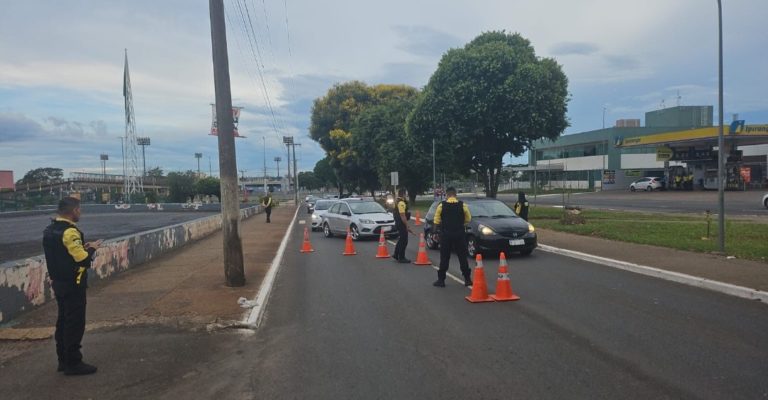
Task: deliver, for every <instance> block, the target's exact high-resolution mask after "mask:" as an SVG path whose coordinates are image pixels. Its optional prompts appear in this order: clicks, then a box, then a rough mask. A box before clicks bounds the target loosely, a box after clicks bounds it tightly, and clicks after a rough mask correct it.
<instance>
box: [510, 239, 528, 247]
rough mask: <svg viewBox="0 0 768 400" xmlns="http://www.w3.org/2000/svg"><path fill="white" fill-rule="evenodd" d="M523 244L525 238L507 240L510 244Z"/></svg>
mask: <svg viewBox="0 0 768 400" xmlns="http://www.w3.org/2000/svg"><path fill="white" fill-rule="evenodd" d="M524 244H525V240H523V239H512V240H510V241H509V245H510V246H522V245H524Z"/></svg>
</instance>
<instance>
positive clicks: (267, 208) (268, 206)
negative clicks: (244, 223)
mask: <svg viewBox="0 0 768 400" xmlns="http://www.w3.org/2000/svg"><path fill="white" fill-rule="evenodd" d="M261 206H262V207H264V213H266V214H267V223H270V222H272V221H270V219H269V218H270V216H271V215H272V189H269V191H268V192H267V195H266V196H264V198H263V199H262V200H261Z"/></svg>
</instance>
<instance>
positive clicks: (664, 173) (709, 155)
mask: <svg viewBox="0 0 768 400" xmlns="http://www.w3.org/2000/svg"><path fill="white" fill-rule="evenodd" d="M712 114H713V107H712V106H678V107H670V108H665V109H661V110H656V111H650V112H647V113H646V114H645V121H646V124H645V126H640V123H639V122H640V121H639V120H637V119H635V120H631V119H630V120H619V121H617V123H616V126H614V127H611V128H605V129H598V130H594V131H588V132H582V133H577V134H570V135H564V136H561V137H560V138H558V139H557V140H555V141H549V140H540V141H537V142H535V143H534V144H533V146H532V148H531V151H530V152H529V154H528V166H527V167H523V168H515V170H516V171H519V172H522V182H521V184H520V185H519V187H520V188H525V187H530V185H531V182H537V183H538V186H539V187H542V188H570V189H602V190H626V189H627V187H628V186H629V183H631V182H632V181H634V180H635V179H638V178H640V177H645V176H656V177H664V178H666V179H667V180H668V181H673V180H674V177H675V176H677V175H683V174H684V175H685V176H689V175H692V176H693V179H694V182H695V183H696V187H704V188H707V189H711V188H716V187H717V180H716V179H717V176H716V173H715V174H714V175H713V172H712V171H713V170H714V171H716V169H717V134H718V132H717V131H718V129H717V128H716V127H714V126H713V125H712V120H713V118H712ZM724 130H725V134H726V135H727V138H728V140H727V141H726V151H727V154H728V163H727V165H726V169H728V171H729V174H728V181H727V185H728V186H727V187H728V188H729V189H749V188H756V187H763V186H765V185H766V183H768V181H766V177H768V170H767V168H766V164H767V162H766V158H768V157H767V156H768V125H757V126H750V125H745V124H744V121H735V122H734V123H733V124H731V126H730V127H728V126H726V127H724Z"/></svg>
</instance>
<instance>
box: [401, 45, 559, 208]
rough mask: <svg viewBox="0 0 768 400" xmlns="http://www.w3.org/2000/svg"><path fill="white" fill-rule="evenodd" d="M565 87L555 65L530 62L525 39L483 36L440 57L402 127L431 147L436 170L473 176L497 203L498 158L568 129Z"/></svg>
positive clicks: (532, 53)
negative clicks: (438, 165)
mask: <svg viewBox="0 0 768 400" xmlns="http://www.w3.org/2000/svg"><path fill="white" fill-rule="evenodd" d="M567 86H568V79H567V78H566V76H565V74H564V73H563V71H562V68H561V67H560V65H559V64H558V63H557V62H556V61H555V60H553V59H551V58H540V57H537V56H536V53H535V51H534V48H533V46H531V44H530V42H529V41H528V40H527V39H525V38H523V37H522V36H520V35H519V34H507V33H505V32H503V31H501V32H487V33H483V34H481V35H480V36H478V37H477V38H475V39H474V40H472V41H471V42H469V43H468V44H467V45H465V46H464V47H463V48H460V49H451V50H449V51H448V52H446V53H445V55H443V57H442V59H441V60H440V63H439V65H438V68H437V70H436V71H435V73H434V74H433V75H432V77H431V78H430V80H429V83H428V84H427V86H426V87H425V89H424V93H423V96H421V97H420V98H419V100H418V101H417V103H416V106H415V108H414V110H413V112H412V113H411V114H410V115H409V116H408V120H407V124H406V127H407V130H408V132H409V133H410V134H412V135H413V136H414V137H416V138H418V141H419V142H420V143H421V145H422V146H427V145H429V143H430V141H431V139H436V141H437V143H438V146H439V147H438V149H439V154H440V161H441V165H445V166H449V165H452V166H453V168H454V170H455V171H456V172H460V171H462V170H463V171H464V172H466V171H468V170H470V169H471V170H474V171H477V172H478V174H479V175H480V176H481V177H483V178H484V179H483V184H484V186H485V193H486V195H487V196H489V197H496V192H497V190H498V183H499V182H498V178H499V177H498V174H499V172H500V171H501V168H502V158H503V157H504V155H506V154H507V153H511V154H512V155H513V156H520V155H522V154H523V153H524V152H525V151H526V150H527V149H530V146H531V144H532V143H533V142H534V141H536V140H538V139H541V138H548V139H556V138H557V137H559V136H560V134H561V133H562V132H563V130H565V128H566V127H567V126H568V121H567V118H566V112H567V109H568V108H567V103H568V91H567V90H568V89H567ZM448 160H450V163H449V162H448Z"/></svg>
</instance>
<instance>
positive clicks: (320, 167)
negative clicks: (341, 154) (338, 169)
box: [313, 156, 339, 187]
mask: <svg viewBox="0 0 768 400" xmlns="http://www.w3.org/2000/svg"><path fill="white" fill-rule="evenodd" d="M313 172H314V173H315V178H317V179H318V180H319V181H320V183H321V185H322V186H321V187H338V186H339V185H338V179H337V178H336V173H335V172H334V171H333V168H331V164H330V161H329V158H328V156H326V157H325V158H323V159H322V160H320V161H318V162H317V163H315V168H314V170H313Z"/></svg>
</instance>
